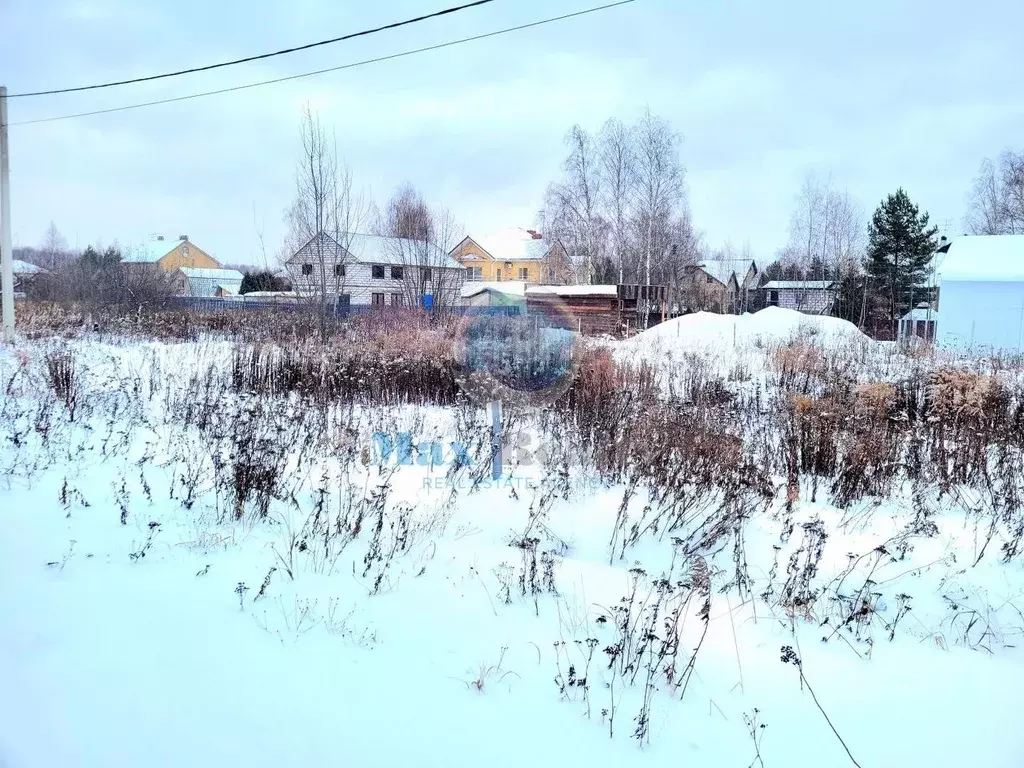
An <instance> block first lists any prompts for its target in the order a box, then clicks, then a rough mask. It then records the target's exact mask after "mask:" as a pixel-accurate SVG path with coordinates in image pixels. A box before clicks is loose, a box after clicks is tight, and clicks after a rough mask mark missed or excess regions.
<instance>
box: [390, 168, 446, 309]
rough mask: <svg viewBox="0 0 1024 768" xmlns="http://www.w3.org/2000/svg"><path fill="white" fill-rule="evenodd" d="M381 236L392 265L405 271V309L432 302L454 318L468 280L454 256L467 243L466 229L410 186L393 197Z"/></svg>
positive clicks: (403, 287)
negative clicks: (456, 266) (426, 299)
mask: <svg viewBox="0 0 1024 768" xmlns="http://www.w3.org/2000/svg"><path fill="white" fill-rule="evenodd" d="M377 232H378V234H380V235H382V236H384V237H386V238H388V245H387V247H388V251H389V253H390V256H391V259H392V261H393V262H394V263H395V264H396V265H397V266H399V267H400V269H401V274H402V277H401V290H402V297H403V303H405V304H406V305H408V306H423V304H424V299H425V297H426V296H430V297H432V304H431V312H432V313H433V314H435V315H443V314H447V313H448V312H450V311H451V310H452V308H453V307H454V306H455V305H456V303H457V302H458V299H459V293H460V289H461V288H462V281H463V277H464V275H463V271H462V270H461V269H457V268H453V266H452V263H451V258H450V257H449V255H448V254H449V253H450V252H451V250H452V249H453V248H454V247H455V246H456V245H457V244H458V243H459V242H460V241H461V240H462V239H463V234H462V232H463V228H462V227H461V226H459V225H458V224H457V223H456V221H455V218H454V217H453V216H452V215H451V213H450V212H449V211H447V210H446V209H443V208H440V209H436V210H432V209H431V208H430V207H429V206H428V205H427V203H426V202H425V201H424V199H423V196H422V195H421V194H420V193H419V191H418V190H417V189H416V188H415V187H413V186H412V185H411V184H405V185H404V186H402V187H399V188H398V190H396V191H395V193H394V195H392V197H391V200H390V201H389V202H388V205H387V207H386V208H385V211H384V214H383V216H382V217H381V218H380V220H379V221H378V224H377Z"/></svg>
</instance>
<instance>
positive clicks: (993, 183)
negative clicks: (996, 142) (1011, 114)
mask: <svg viewBox="0 0 1024 768" xmlns="http://www.w3.org/2000/svg"><path fill="white" fill-rule="evenodd" d="M964 224H965V225H966V227H967V230H968V231H969V232H970V233H971V234H974V235H1019V234H1024V152H1020V153H1017V152H1012V151H1010V150H1006V151H1005V152H1003V153H1002V154H1001V155H1000V156H999V158H998V159H997V160H996V161H995V162H993V161H992V160H990V159H989V158H985V159H984V160H983V161H982V163H981V168H980V169H979V170H978V175H977V176H976V177H975V179H974V185H973V186H972V188H971V192H970V194H969V195H968V212H967V216H966V217H965V219H964Z"/></svg>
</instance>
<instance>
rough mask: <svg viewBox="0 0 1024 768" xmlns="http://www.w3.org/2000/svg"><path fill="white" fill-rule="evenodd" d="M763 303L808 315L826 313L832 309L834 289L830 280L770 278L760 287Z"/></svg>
mask: <svg viewBox="0 0 1024 768" xmlns="http://www.w3.org/2000/svg"><path fill="white" fill-rule="evenodd" d="M761 289H762V290H763V291H764V292H765V304H766V305H767V306H769V307H782V308H783V309H795V310H797V311H798V312H806V313H807V314H809V315H826V314H828V313H829V312H831V311H832V305H833V304H834V303H835V300H836V291H835V289H834V288H833V283H832V281H831V280H771V281H769V282H767V283H765V284H764V285H763V286H762V288H761Z"/></svg>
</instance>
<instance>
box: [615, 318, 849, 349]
mask: <svg viewBox="0 0 1024 768" xmlns="http://www.w3.org/2000/svg"><path fill="white" fill-rule="evenodd" d="M797 339H807V340H810V341H812V342H816V343H823V344H837V343H840V344H841V343H862V342H866V341H868V337H867V336H866V335H864V334H863V333H861V331H860V330H859V329H858V328H857V326H855V325H854V324H853V323H850V322H848V321H846V320H842V319H840V318H838V317H829V316H825V315H807V314H804V313H803V312H797V311H796V310H794V309H783V308H781V307H768V308H767V309H762V310H761V311H760V312H756V313H754V314H750V313H746V314H743V315H717V314H714V313H711V312H697V313H695V314H692V315H686V316H684V317H677V318H675V319H673V320H668V321H666V322H664V323H661V324H660V325H656V326H654V327H653V328H651V329H650V330H648V331H645V332H643V333H641V334H640V335H638V336H637V337H635V338H634V339H632V340H630V342H629V343H630V344H632V345H635V346H637V347H639V348H640V349H643V350H651V351H653V350H660V351H665V350H670V349H673V348H677V347H678V348H693V347H720V346H721V345H722V344H723V343H725V344H728V345H729V346H741V345H747V344H751V343H754V342H761V343H767V344H771V343H780V344H786V343H789V342H791V341H795V340H797Z"/></svg>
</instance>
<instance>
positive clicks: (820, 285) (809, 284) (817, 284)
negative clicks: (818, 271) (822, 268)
mask: <svg viewBox="0 0 1024 768" xmlns="http://www.w3.org/2000/svg"><path fill="white" fill-rule="evenodd" d="M832 285H833V282H832V281H831V280H770V281H768V282H767V283H765V284H764V285H762V286H761V287H762V288H767V289H768V290H771V291H780V290H781V291H824V290H827V289H829V288H831V287H832Z"/></svg>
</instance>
